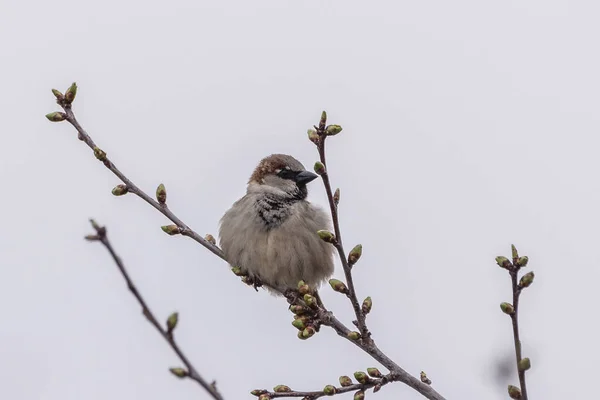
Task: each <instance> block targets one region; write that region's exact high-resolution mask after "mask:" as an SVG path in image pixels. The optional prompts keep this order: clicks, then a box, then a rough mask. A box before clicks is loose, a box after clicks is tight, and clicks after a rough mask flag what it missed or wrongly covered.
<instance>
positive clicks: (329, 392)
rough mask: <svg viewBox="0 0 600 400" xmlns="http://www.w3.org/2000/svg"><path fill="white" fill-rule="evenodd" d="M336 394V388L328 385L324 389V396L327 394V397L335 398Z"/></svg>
mask: <svg viewBox="0 0 600 400" xmlns="http://www.w3.org/2000/svg"><path fill="white" fill-rule="evenodd" d="M336 393H337V390H336V389H335V386H332V385H327V386H325V387H324V388H323V394H325V396H333V395H334V394H336Z"/></svg>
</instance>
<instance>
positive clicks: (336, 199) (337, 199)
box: [333, 188, 340, 206]
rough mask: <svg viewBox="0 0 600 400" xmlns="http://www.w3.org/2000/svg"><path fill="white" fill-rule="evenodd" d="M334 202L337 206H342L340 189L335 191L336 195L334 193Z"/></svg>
mask: <svg viewBox="0 0 600 400" xmlns="http://www.w3.org/2000/svg"><path fill="white" fill-rule="evenodd" d="M333 202H334V203H335V205H336V206H337V205H338V204H340V188H337V189H335V193H333Z"/></svg>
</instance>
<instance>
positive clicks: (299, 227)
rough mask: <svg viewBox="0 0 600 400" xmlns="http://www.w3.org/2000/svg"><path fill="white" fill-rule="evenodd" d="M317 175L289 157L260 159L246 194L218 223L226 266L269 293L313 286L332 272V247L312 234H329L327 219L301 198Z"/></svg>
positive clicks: (280, 156) (305, 194)
mask: <svg viewBox="0 0 600 400" xmlns="http://www.w3.org/2000/svg"><path fill="white" fill-rule="evenodd" d="M317 177H318V175H316V174H313V173H312V172H309V171H306V169H305V168H304V166H303V165H302V163H300V162H299V161H298V160H296V159H295V158H294V157H292V156H289V155H286V154H272V155H270V156H268V157H265V158H263V159H262V160H261V161H260V163H259V164H258V166H257V167H256V169H255V170H254V172H253V173H252V175H251V176H250V179H249V181H248V186H247V190H246V195H245V196H244V197H242V198H241V199H239V200H238V201H236V202H235V203H234V204H233V206H232V207H231V208H230V209H229V210H228V211H227V212H226V213H225V215H223V217H222V218H221V220H220V227H219V244H220V246H221V249H222V250H223V253H224V255H225V259H226V260H227V262H228V263H229V264H230V265H231V266H232V267H235V266H237V267H239V268H241V270H242V271H243V272H244V273H245V274H247V275H248V276H249V277H250V278H251V279H252V280H253V281H254V282H259V283H260V284H262V285H263V286H264V287H265V288H266V289H267V290H268V291H270V292H271V293H273V294H276V295H278V294H285V293H287V292H288V291H289V290H295V289H296V288H297V286H298V282H299V281H301V280H303V281H304V282H306V284H308V285H309V286H310V287H311V288H312V287H315V288H316V287H317V286H318V285H319V284H320V283H322V282H323V281H324V280H325V279H327V278H329V277H330V276H331V275H332V273H333V246H332V245H331V244H329V243H326V242H324V241H323V240H321V239H320V238H319V236H318V235H317V231H319V230H322V229H327V230H331V222H330V219H329V216H328V214H327V213H325V211H324V210H323V209H322V208H320V207H318V206H316V205H314V204H312V203H310V202H308V201H307V200H306V197H307V195H308V190H307V188H306V185H307V184H308V183H309V182H311V181H313V180H314V179H316V178H317Z"/></svg>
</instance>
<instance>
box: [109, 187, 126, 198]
mask: <svg viewBox="0 0 600 400" xmlns="http://www.w3.org/2000/svg"><path fill="white" fill-rule="evenodd" d="M127 192H129V189H127V185H117V186H115V187H114V188H113V190H112V191H111V193H112V194H113V195H114V196H123V195H124V194H127Z"/></svg>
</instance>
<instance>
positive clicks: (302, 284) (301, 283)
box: [296, 281, 306, 289]
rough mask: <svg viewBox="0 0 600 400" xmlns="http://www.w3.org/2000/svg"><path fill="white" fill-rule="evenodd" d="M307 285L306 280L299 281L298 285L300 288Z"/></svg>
mask: <svg viewBox="0 0 600 400" xmlns="http://www.w3.org/2000/svg"><path fill="white" fill-rule="evenodd" d="M304 285H306V282H304V281H298V285H297V286H296V287H297V288H298V289H300V288H301V287H302V286H304Z"/></svg>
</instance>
